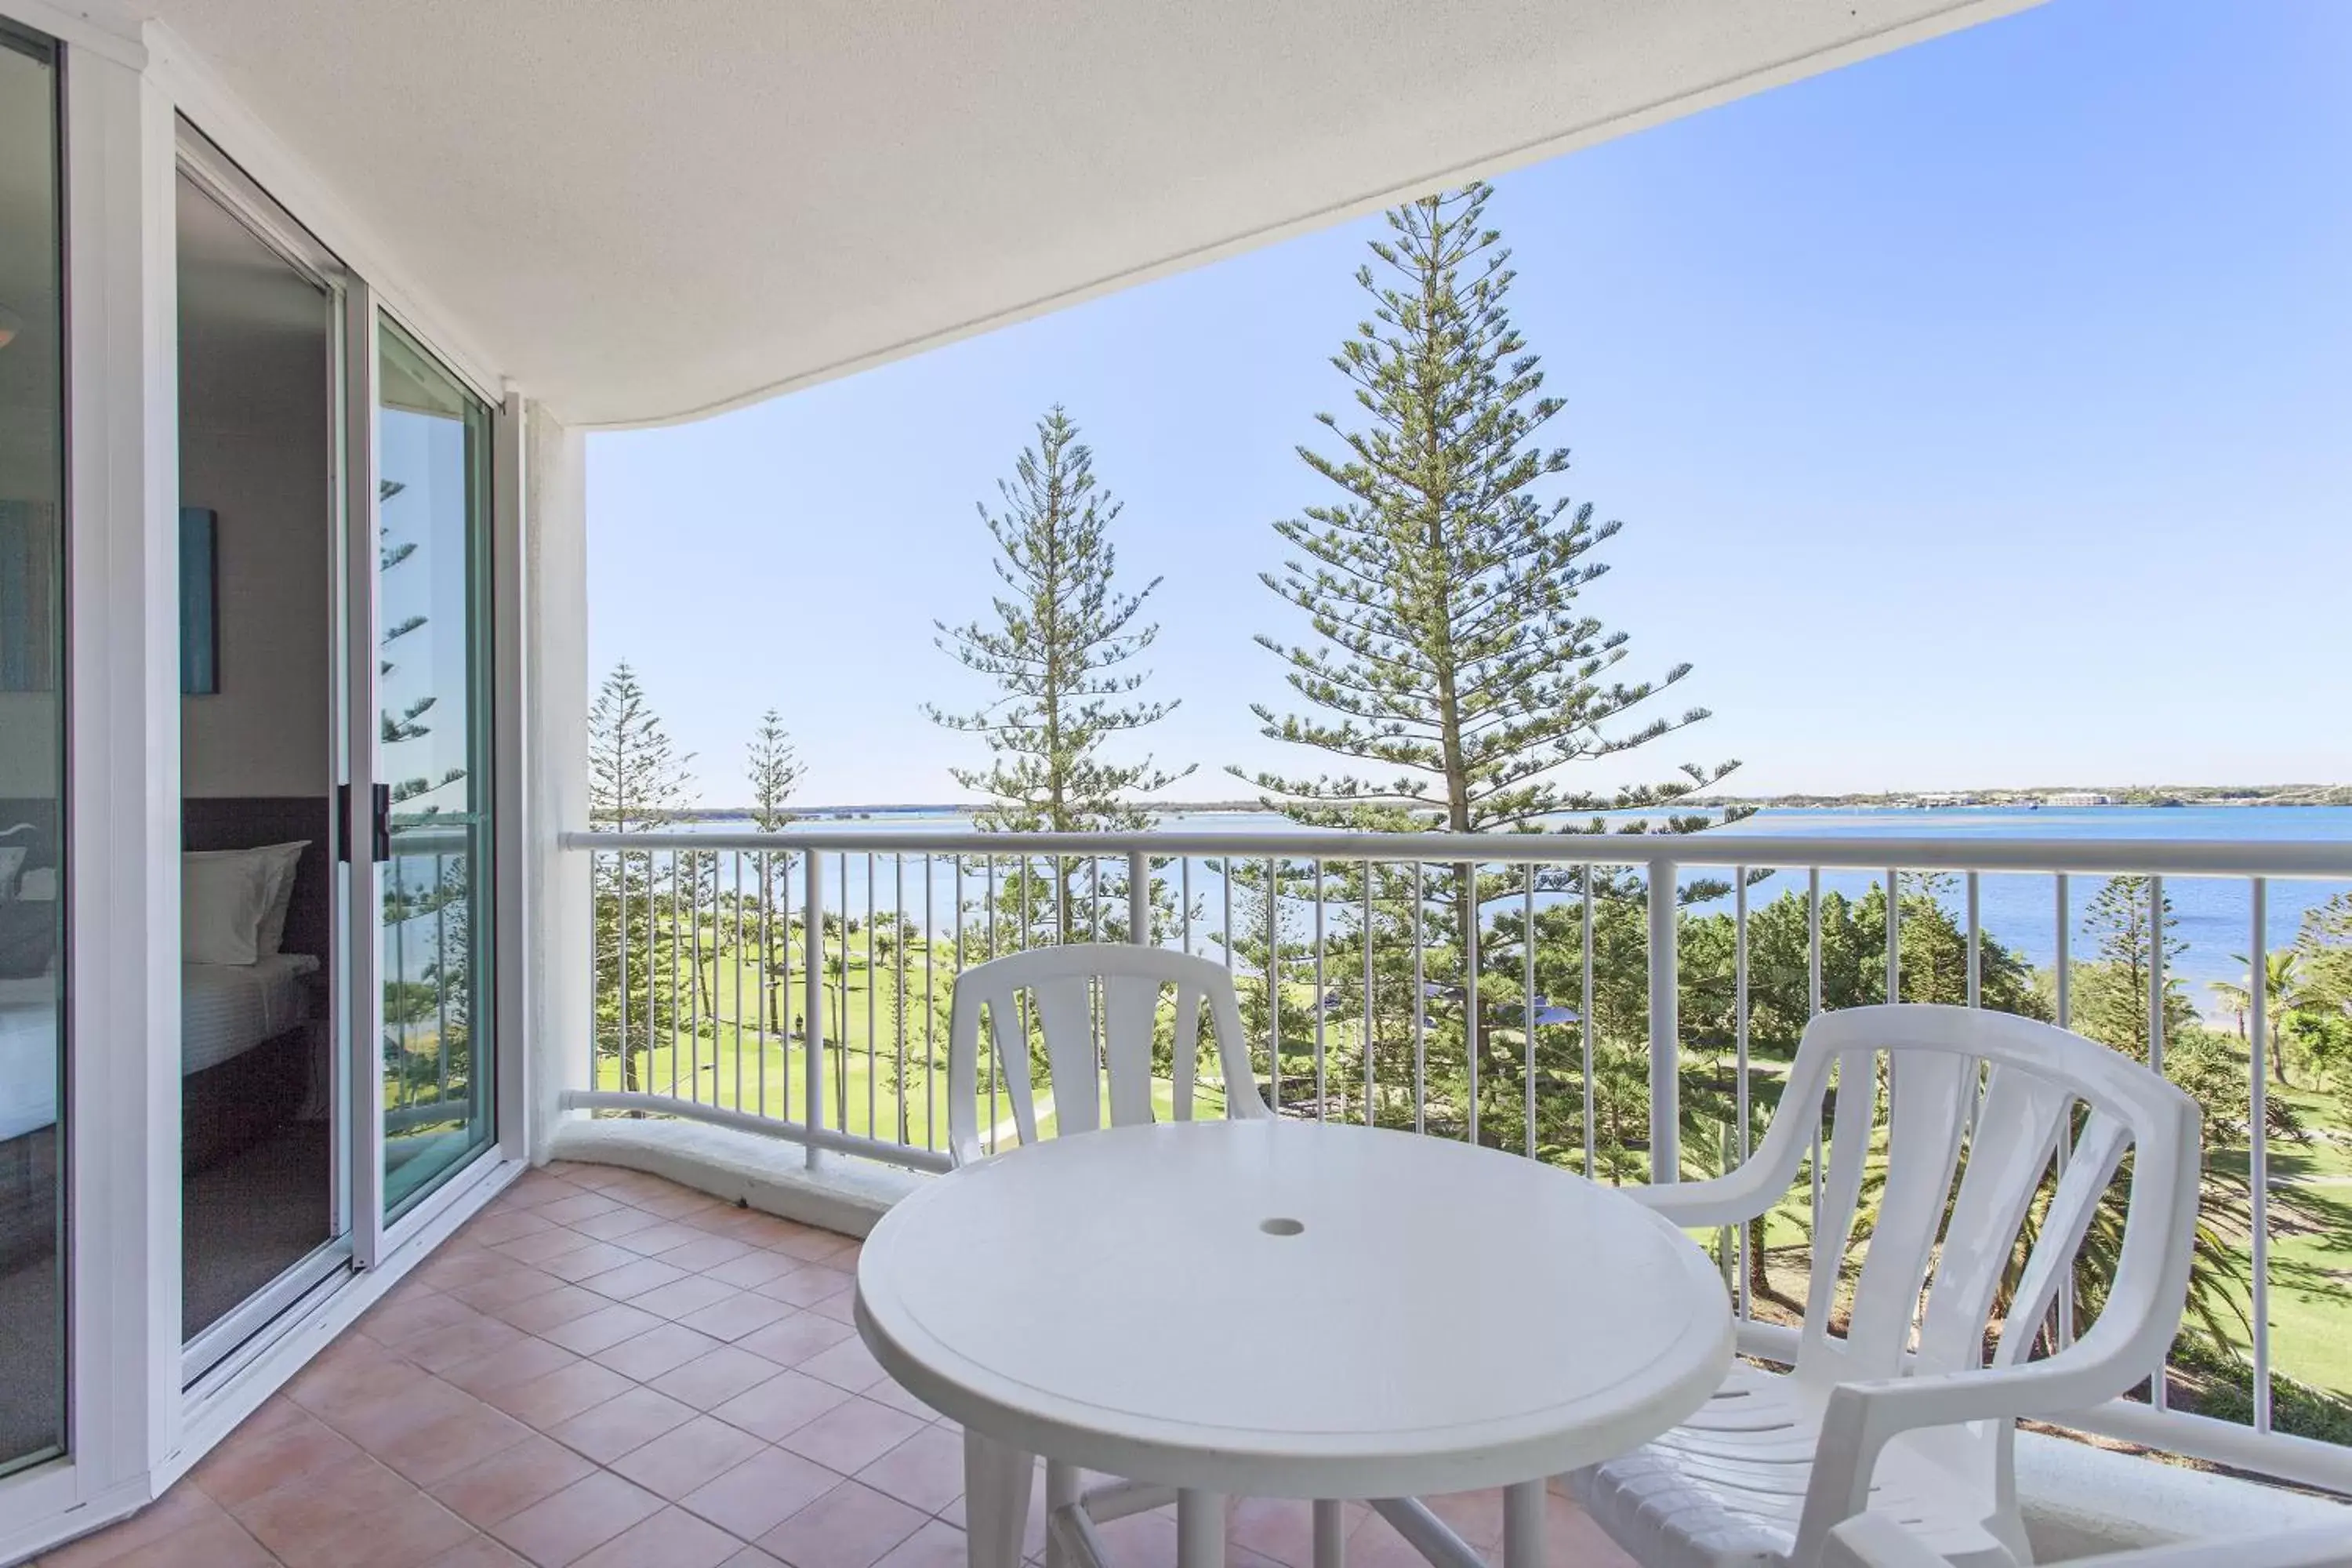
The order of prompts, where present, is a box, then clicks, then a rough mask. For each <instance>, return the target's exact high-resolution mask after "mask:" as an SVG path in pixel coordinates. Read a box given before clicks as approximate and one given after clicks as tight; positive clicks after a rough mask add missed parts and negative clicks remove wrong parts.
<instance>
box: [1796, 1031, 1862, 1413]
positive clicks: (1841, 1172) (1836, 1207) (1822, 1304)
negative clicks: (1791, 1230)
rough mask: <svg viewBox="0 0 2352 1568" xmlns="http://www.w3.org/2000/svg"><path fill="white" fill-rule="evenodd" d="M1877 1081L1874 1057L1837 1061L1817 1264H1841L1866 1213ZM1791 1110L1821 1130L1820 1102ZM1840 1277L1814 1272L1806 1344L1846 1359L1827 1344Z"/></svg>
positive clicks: (1838, 1347)
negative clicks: (1864, 1198) (1865, 1192)
mask: <svg viewBox="0 0 2352 1568" xmlns="http://www.w3.org/2000/svg"><path fill="white" fill-rule="evenodd" d="M1877 1075H1878V1058H1877V1055H1876V1053H1874V1052H1871V1051H1848V1052H1845V1053H1844V1054H1843V1055H1841V1056H1839V1057H1838V1058H1837V1110H1836V1111H1835V1112H1834V1113H1833V1114H1832V1117H1831V1119H1830V1123H1831V1124H1830V1147H1829V1156H1830V1166H1829V1173H1828V1174H1827V1176H1826V1177H1825V1178H1824V1179H1823V1181H1822V1212H1821V1213H1820V1214H1818V1215H1815V1216H1814V1217H1813V1225H1814V1234H1813V1255H1814V1256H1815V1257H1816V1258H1832V1259H1843V1258H1844V1257H1845V1254H1846V1248H1847V1247H1850V1246H1852V1245H1853V1226H1854V1221H1855V1219H1856V1218H1857V1217H1858V1216H1859V1215H1860V1214H1861V1212H1862V1178H1863V1172H1864V1167H1865V1166H1866V1165H1867V1163H1868V1162H1869V1155H1870V1133H1871V1127H1872V1124H1873V1122H1874V1120H1875V1118H1876V1114H1877V1110H1878V1077H1877ZM1791 1077H1792V1079H1793V1077H1794V1074H1793V1073H1792V1074H1791ZM1825 1081H1826V1080H1825ZM1791 1110H1809V1111H1810V1113H1811V1117H1812V1120H1813V1122H1814V1124H1815V1125H1816V1126H1818V1125H1820V1123H1821V1114H1822V1111H1821V1103H1820V1101H1819V1100H1815V1101H1814V1102H1813V1104H1812V1105H1811V1106H1810V1107H1795V1106H1790V1105H1789V1104H1787V1103H1786V1102H1785V1101H1784V1102H1783V1103H1782V1105H1781V1108H1780V1113H1781V1114H1782V1115H1787V1114H1789V1113H1790V1111H1791ZM1838 1273H1839V1270H1838V1268H1836V1267H1835V1266H1834V1265H1832V1267H1829V1268H1815V1269H1814V1270H1813V1271H1812V1279H1811V1289H1809V1290H1808V1291H1807V1292H1806V1297H1805V1339H1806V1342H1807V1343H1808V1344H1817V1345H1819V1346H1820V1347H1821V1352H1822V1353H1824V1354H1828V1355H1832V1356H1836V1357H1843V1354H1844V1353H1845V1346H1844V1345H1843V1343H1841V1342H1835V1341H1832V1340H1831V1339H1830V1338H1829V1328H1830V1313H1831V1311H1832V1309H1833V1308H1834V1307H1835V1306H1836V1304H1837V1293H1838ZM1824 1370H1826V1369H1824Z"/></svg>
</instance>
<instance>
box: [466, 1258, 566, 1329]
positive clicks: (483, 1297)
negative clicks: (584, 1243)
mask: <svg viewBox="0 0 2352 1568" xmlns="http://www.w3.org/2000/svg"><path fill="white" fill-rule="evenodd" d="M564 1256H565V1257H566V1258H576V1257H578V1256H579V1254H578V1253H566V1254H565V1255H564ZM500 1261H501V1262H503V1263H505V1267H503V1268H495V1269H488V1270H485V1271H484V1272H482V1273H480V1274H478V1275H477V1276H475V1277H474V1278H473V1279H467V1280H464V1281H461V1282H460V1283H457V1284H455V1285H452V1286H450V1287H449V1294H451V1295H452V1296H455V1297H457V1299H458V1300H462V1301H464V1302H465V1303H466V1304H467V1305H468V1306H470V1307H473V1308H475V1309H476V1310H480V1311H484V1312H488V1313H489V1314H490V1315H491V1316H492V1317H497V1316H499V1310H500V1309H501V1308H506V1307H511V1306H513V1305H514V1304H515V1303H516V1302H518V1301H528V1300H530V1299H531V1298H532V1297H533V1296H541V1295H545V1294H546V1293H547V1292H548V1291H550V1290H552V1289H555V1288H556V1287H557V1286H558V1285H561V1284H562V1283H563V1281H562V1279H560V1278H558V1277H557V1276H555V1275H553V1274H551V1273H549V1272H547V1271H546V1270H545V1269H541V1268H531V1267H530V1266H529V1265H528V1264H522V1263H512V1262H506V1261H505V1260H504V1259H501V1260H500Z"/></svg>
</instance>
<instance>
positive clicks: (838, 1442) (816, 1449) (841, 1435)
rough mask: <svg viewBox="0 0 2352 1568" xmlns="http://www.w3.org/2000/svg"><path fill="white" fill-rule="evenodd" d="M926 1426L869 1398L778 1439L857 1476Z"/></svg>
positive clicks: (821, 1416)
mask: <svg viewBox="0 0 2352 1568" xmlns="http://www.w3.org/2000/svg"><path fill="white" fill-rule="evenodd" d="M925 1425H926V1424H925V1423H923V1422H920V1421H918V1420H916V1419H915V1418H914V1417H913V1416H911V1415H902V1414H900V1413H899V1412H898V1411H896V1410H893V1409H891V1408H890V1407H889V1406H888V1405H877V1404H875V1403H874V1401H872V1400H870V1399H852V1400H850V1401H848V1402H847V1403H845V1404H844V1405H838V1406H836V1407H835V1408H834V1409H831V1410H828V1411H826V1412H825V1413H824V1415H820V1416H818V1417H817V1418H816V1419H815V1420H814V1421H811V1422H809V1423H807V1424H806V1425H805V1426H800V1427H798V1428H796V1429H795V1430H793V1431H791V1432H788V1433H786V1434H785V1435H784V1436H782V1437H780V1438H778V1439H777V1442H778V1443H779V1444H780V1445H782V1447H786V1448H789V1449H791V1450H792V1451H793V1453H795V1454H798V1455H800V1456H802V1457H803V1458H810V1459H814V1460H815V1461H816V1462H817V1463H818V1464H820V1465H825V1466H829V1467H830V1468H834V1469H836V1470H839V1471H840V1472H841V1473H842V1474H844V1475H854V1474H856V1472H857V1471H859V1470H861V1469H863V1468H866V1466H867V1465H870V1464H872V1463H873V1462H874V1461H875V1460H877V1459H878V1458H881V1457H882V1456H883V1455H885V1454H887V1453H888V1452H889V1451H890V1450H891V1449H893V1448H895V1447H898V1445H899V1444H901V1443H903V1442H905V1441H906V1440H907V1439H908V1438H909V1437H912V1436H914V1435H915V1434H916V1433H918V1432H919V1431H922V1430H923V1429H924V1426H925Z"/></svg>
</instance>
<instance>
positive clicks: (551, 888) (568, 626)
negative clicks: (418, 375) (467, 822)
mask: <svg viewBox="0 0 2352 1568" xmlns="http://www.w3.org/2000/svg"><path fill="white" fill-rule="evenodd" d="M523 425H524V431H523V442H522V445H523V472H524V485H523V522H524V530H523V541H522V550H523V558H524V604H523V624H524V627H525V635H524V639H523V666H524V668H523V670H522V679H523V686H524V700H523V750H524V752H525V753H526V757H527V763H526V773H525V784H524V790H525V799H524V819H525V829H524V832H525V838H526V841H525V845H524V851H523V853H524V867H523V885H524V889H525V900H526V904H525V911H524V921H525V926H526V935H525V939H524V949H523V952H521V954H520V961H521V962H522V963H524V964H526V965H527V966H528V968H529V972H530V973H529V978H528V981H527V994H528V997H529V1002H528V1014H529V1018H530V1023H529V1032H528V1037H527V1040H526V1058H525V1061H526V1067H525V1070H526V1074H527V1076H528V1080H529V1088H528V1090H527V1092H528V1095H529V1099H530V1157H531V1158H532V1159H533V1160H535V1161H543V1160H545V1159H546V1158H547V1150H548V1144H549V1141H550V1140H551V1138H552V1137H553V1136H554V1133H555V1128H556V1124H557V1122H558V1121H559V1120H560V1119H561V1118H562V1115H563V1114H564V1112H563V1111H562V1109H561V1106H562V1094H563V1091H564V1090H565V1089H586V1088H588V1087H590V1084H589V1052H590V1049H591V1047H592V1038H591V1037H592V1030H593V1023H594V1020H593V1017H592V1016H591V1014H590V1007H589V963H590V929H589V909H588V897H589V888H588V858H587V857H586V856H584V855H571V854H566V853H565V852H564V850H563V849H562V834H563V833H564V832H565V831H566V830H568V829H577V828H584V827H586V826H588V506H587V470H586V461H585V458H586V442H585V438H584V437H583V436H582V435H581V433H580V432H578V431H576V430H571V429H567V428H565V427H564V426H562V424H560V423H559V422H557V421H556V420H555V419H554V418H553V417H552V416H550V415H549V414H548V412H547V410H546V409H545V408H543V407H541V405H538V404H536V403H527V404H525V405H523Z"/></svg>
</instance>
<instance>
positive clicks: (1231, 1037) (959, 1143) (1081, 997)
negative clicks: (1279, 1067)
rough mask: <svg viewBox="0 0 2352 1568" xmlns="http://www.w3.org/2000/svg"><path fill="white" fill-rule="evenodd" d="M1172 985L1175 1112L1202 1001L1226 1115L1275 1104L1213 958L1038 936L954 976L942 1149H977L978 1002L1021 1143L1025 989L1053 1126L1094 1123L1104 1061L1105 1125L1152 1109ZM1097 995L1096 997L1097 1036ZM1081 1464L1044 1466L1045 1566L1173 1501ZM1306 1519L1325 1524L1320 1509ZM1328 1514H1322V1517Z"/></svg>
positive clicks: (1190, 1066) (1190, 1075)
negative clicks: (1035, 944)
mask: <svg viewBox="0 0 2352 1568" xmlns="http://www.w3.org/2000/svg"><path fill="white" fill-rule="evenodd" d="M1171 985H1172V986H1173V987H1174V988H1175V992H1176V1034H1175V1041H1174V1046H1175V1060H1174V1064H1173V1068H1174V1070H1173V1071H1172V1073H1171V1088H1172V1089H1173V1093H1172V1096H1171V1099H1172V1100H1173V1106H1172V1109H1173V1110H1174V1113H1175V1120H1177V1121H1192V1098H1193V1089H1194V1081H1193V1080H1194V1076H1195V1069H1194V1063H1195V1059H1196V1058H1198V1057H1199V1055H1200V1047H1201V1034H1200V1030H1201V1008H1202V1004H1203V1003H1205V1004H1206V1005H1207V1006H1208V1009H1209V1016H1210V1025H1211V1027H1212V1028H1213V1030H1214V1031H1215V1034H1216V1037H1217V1060H1218V1063H1219V1065H1220V1068H1221V1069H1222V1072H1223V1078H1224V1099H1225V1115H1226V1116H1227V1117H1228V1118H1232V1119H1240V1118H1260V1117H1265V1118H1270V1117H1272V1116H1273V1114H1274V1112H1273V1111H1272V1110H1269V1109H1267V1106H1266V1103H1265V1100H1264V1098H1262V1097H1261V1096H1260V1095H1259V1093H1258V1091H1257V1079H1256V1076H1255V1071H1254V1069H1253V1068H1251V1066H1250V1058H1249V1046H1248V1042H1247V1039H1246V1037H1244V1035H1243V1034H1242V1015H1241V1005H1240V1003H1239V1002H1238V1001H1237V1000H1236V999H1235V997H1234V981H1233V976H1232V975H1231V974H1230V973H1227V972H1226V970H1225V968H1224V966H1223V965H1222V964H1219V963H1212V962H1211V961H1209V960H1208V959H1205V958H1195V957H1192V956H1191V955H1189V954H1186V953H1181V952H1168V951H1167V950H1165V949H1163V948H1156V947H1144V946H1140V945H1138V944H1134V943H1122V942H1087V943H1077V944H1074V945H1071V946H1067V947H1043V948H1035V949H1033V950H1031V951H1030V952H1016V953H1013V954H1010V955H1008V956H1006V957H1003V958H995V959H991V960H989V961H988V962H987V963H981V964H976V965H974V966H973V967H972V968H971V969H967V970H965V971H964V972H963V973H961V974H959V975H957V976H956V983H955V1001H954V1008H953V1012H952V1014H951V1016H950V1020H949V1024H948V1154H949V1157H950V1158H951V1159H952V1160H953V1161H954V1162H955V1163H956V1164H958V1165H959V1166H962V1165H970V1164H974V1163H978V1162H980V1161H982V1160H984V1159H986V1158H988V1157H989V1156H988V1151H987V1149H986V1148H985V1147H984V1144H983V1138H982V1130H981V1126H980V1095H981V1084H980V1058H981V1050H980V1020H981V1015H982V1013H983V1012H984V1013H986V1014H987V1016H988V1022H989V1035H990V1037H991V1039H992V1041H993V1043H994V1045H995V1050H996V1061H997V1073H998V1079H999V1083H1000V1085H1001V1087H1002V1088H1003V1090H1004V1092H1005V1098H1006V1100H1008V1101H1010V1102H1011V1105H1012V1108H1013V1129H1014V1131H1016V1132H1017V1133H1018V1134H1019V1136H1020V1140H1021V1142H1023V1143H1024V1144H1028V1143H1034V1142H1037V1100H1036V1094H1035V1090H1034V1086H1033V1085H1032V1084H1031V1082H1030V1080H1029V1072H1030V1057H1029V1041H1028V1037H1027V1035H1028V1031H1027V1028H1026V1025H1025V1022H1024V1014H1023V1012H1022V1009H1021V999H1022V997H1023V995H1024V993H1025V994H1027V996H1028V998H1029V1000H1030V1003H1031V1005H1032V1006H1033V1007H1034V1016H1035V1019H1036V1022H1037V1026H1038V1028H1039V1030H1040V1031H1041V1032H1042V1033H1043V1034H1044V1036H1045V1067H1046V1071H1047V1074H1048V1075H1049V1079H1050V1083H1051V1088H1052V1093H1053V1105H1054V1114H1055V1134H1056V1136H1060V1137H1068V1136H1071V1135H1072V1134H1076V1133H1084V1132H1093V1131H1098V1130H1099V1129H1100V1128H1101V1126H1102V1124H1103V1123H1102V1104H1103V1099H1104V1095H1103V1087H1102V1085H1103V1074H1104V1073H1105V1072H1106V1071H1107V1072H1108V1076H1109V1079H1110V1094H1109V1100H1110V1122H1111V1125H1112V1126H1115V1127H1124V1126H1130V1125H1133V1124H1136V1123H1139V1122H1149V1121H1152V1120H1154V1117H1153V1112H1152V1104H1151V1043H1152V1034H1153V1029H1154V1026H1155V1024H1156V1022H1157V1020H1158V1017H1159V1011H1160V997H1161V994H1162V993H1163V992H1164V991H1165V990H1166V989H1167V988H1168V987H1170V986H1171ZM1097 1002H1099V1003H1100V1005H1101V1013H1100V1018H1101V1028H1100V1034H1099V1046H1097V1038H1098V1037H1097V1027H1096V1017H1097V1015H1096V1011H1095V1006H1096V1004H1097ZM1082 1475H1083V1472H1082V1471H1081V1470H1080V1469H1079V1468H1078V1467H1077V1466H1076V1465H1067V1464H1064V1463H1062V1462H1061V1461H1059V1460H1056V1459H1049V1460H1047V1462H1046V1465H1045V1510H1046V1523H1047V1530H1048V1542H1049V1553H1050V1557H1051V1561H1052V1563H1053V1564H1054V1565H1055V1568H1066V1565H1067V1564H1069V1563H1071V1562H1072V1561H1073V1559H1076V1560H1078V1561H1088V1562H1093V1563H1100V1562H1102V1560H1103V1552H1102V1546H1101V1542H1100V1539H1099V1537H1097V1535H1096V1533H1095V1526H1097V1524H1108V1523H1109V1522H1110V1521H1113V1520H1117V1519H1124V1518H1126V1517H1127V1516H1128V1515H1129V1514H1134V1513H1141V1512H1144V1511H1145V1510H1150V1509H1155V1508H1164V1507H1166V1506H1167V1505H1169V1504H1171V1503H1172V1502H1174V1501H1175V1500H1176V1490H1175V1489H1174V1488H1172V1487H1158V1486H1150V1485H1146V1484H1144V1483H1141V1482H1137V1481H1114V1482H1111V1483H1110V1484H1108V1485H1105V1486H1100V1487H1096V1488H1093V1489H1087V1490H1084V1491H1082V1490H1081V1486H1080V1483H1081V1478H1082ZM1336 1524H1337V1515H1336V1511H1335V1512H1334V1514H1333V1519H1332V1521H1331V1525H1330V1527H1331V1528H1336ZM1323 1527H1324V1521H1323V1520H1322V1516H1321V1513H1320V1512H1319V1511H1318V1528H1323Z"/></svg>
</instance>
